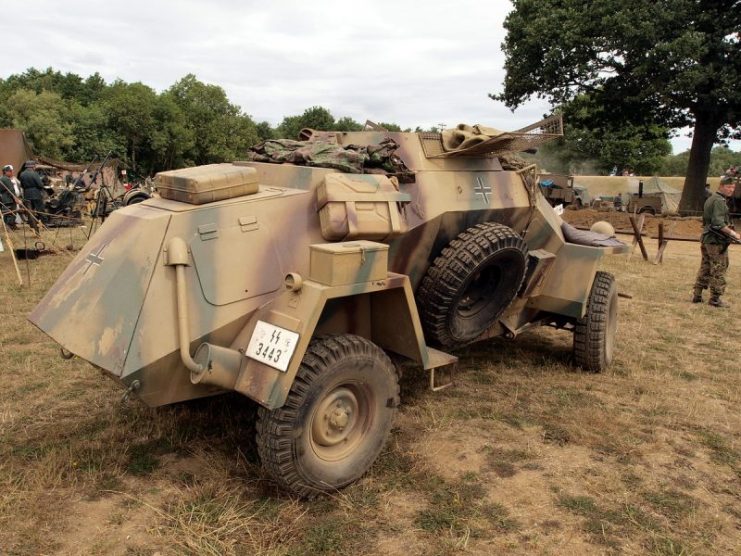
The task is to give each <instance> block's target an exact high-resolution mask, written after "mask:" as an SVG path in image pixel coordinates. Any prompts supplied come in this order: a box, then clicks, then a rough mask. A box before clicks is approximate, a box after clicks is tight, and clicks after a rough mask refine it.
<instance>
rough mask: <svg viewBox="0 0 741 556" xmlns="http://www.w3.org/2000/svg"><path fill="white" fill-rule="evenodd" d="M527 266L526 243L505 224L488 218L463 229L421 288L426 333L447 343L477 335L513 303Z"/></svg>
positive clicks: (437, 340) (418, 293) (446, 344)
mask: <svg viewBox="0 0 741 556" xmlns="http://www.w3.org/2000/svg"><path fill="white" fill-rule="evenodd" d="M526 266H527V244H526V243H525V241H524V240H523V239H522V238H521V237H520V236H519V235H517V233H515V231H514V230H512V229H511V228H508V227H507V226H504V225H502V224H497V223H495V222H486V223H484V224H478V225H476V226H474V227H473V228H469V229H468V230H466V231H465V232H463V233H462V234H460V235H459V236H458V237H457V238H456V239H454V240H453V241H452V242H451V243H450V245H449V246H448V247H446V248H445V249H443V252H442V254H441V255H440V256H439V257H437V259H435V262H434V263H433V265H432V266H431V267H430V268H429V270H428V271H427V275H426V276H425V277H424V279H423V280H422V284H421V286H420V287H419V290H418V292H417V297H418V300H419V307H420V317H421V320H422V325H423V326H424V328H425V332H426V333H427V336H428V338H429V339H430V340H432V341H434V342H437V343H439V344H442V345H444V346H452V345H456V344H465V343H467V342H471V341H473V340H475V339H476V338H477V337H478V336H480V335H481V334H482V333H484V332H485V331H486V330H487V329H488V328H489V327H490V326H491V325H492V324H494V322H496V320H497V318H498V317H499V316H500V315H501V314H502V313H503V312H504V310H505V309H506V308H507V307H508V306H509V304H510V303H511V302H512V300H513V299H514V297H515V295H516V294H517V291H518V290H519V288H520V285H521V284H522V280H523V279H524V277H525V269H526Z"/></svg>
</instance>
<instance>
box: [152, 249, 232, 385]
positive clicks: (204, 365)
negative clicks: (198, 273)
mask: <svg viewBox="0 0 741 556" xmlns="http://www.w3.org/2000/svg"><path fill="white" fill-rule="evenodd" d="M166 255H167V263H166V264H167V265H168V266H174V267H175V289H176V290H177V291H176V293H177V308H178V339H179V343H180V359H182V361H183V365H185V366H186V368H187V369H188V370H189V371H190V381H191V382H192V383H193V384H211V385H213V386H219V387H221V388H224V389H227V390H233V389H234V385H235V384H236V382H237V377H238V376H239V368H240V365H241V364H242V354H241V353H239V352H238V351H236V350H233V349H229V348H225V347H220V346H215V345H213V344H209V343H203V344H201V345H200V346H198V349H197V350H196V356H195V359H194V358H193V357H191V355H190V338H189V336H188V331H189V330H190V324H189V319H188V296H187V291H186V287H185V267H186V266H189V265H190V263H189V262H188V246H187V245H186V243H185V241H184V240H183V239H182V238H179V237H174V238H172V239H171V240H170V241H169V242H168V243H167V249H166Z"/></svg>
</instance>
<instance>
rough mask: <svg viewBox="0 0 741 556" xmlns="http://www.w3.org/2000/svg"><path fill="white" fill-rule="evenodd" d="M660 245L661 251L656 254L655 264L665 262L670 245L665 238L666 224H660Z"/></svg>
mask: <svg viewBox="0 0 741 556" xmlns="http://www.w3.org/2000/svg"><path fill="white" fill-rule="evenodd" d="M658 240H659V243H658V247H659V250H658V251H657V252H656V259H655V260H654V264H659V263H663V262H664V250H665V249H666V246H667V245H669V240H668V239H665V238H664V223H663V222H659V237H658Z"/></svg>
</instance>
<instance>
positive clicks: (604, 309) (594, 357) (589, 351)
mask: <svg viewBox="0 0 741 556" xmlns="http://www.w3.org/2000/svg"><path fill="white" fill-rule="evenodd" d="M617 307H618V296H617V284H616V283H615V277H614V276H613V275H612V274H610V273H608V272H602V271H599V272H597V274H596V275H595V277H594V283H593V284H592V291H591V292H590V294H589V301H588V305H587V314H586V315H584V317H583V318H581V319H579V320H578V321H576V327H575V329H574V361H575V362H576V364H577V365H578V366H579V367H581V368H582V369H584V370H586V371H591V372H593V373H599V372H602V371H604V370H606V369H607V368H608V367H609V366H610V363H612V356H613V353H614V351H615V332H616V330H617Z"/></svg>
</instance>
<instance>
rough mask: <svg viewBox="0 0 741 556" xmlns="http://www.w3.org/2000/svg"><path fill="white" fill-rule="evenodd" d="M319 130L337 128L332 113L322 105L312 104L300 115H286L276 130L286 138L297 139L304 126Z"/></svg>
mask: <svg viewBox="0 0 741 556" xmlns="http://www.w3.org/2000/svg"><path fill="white" fill-rule="evenodd" d="M306 127H308V128H310V129H316V130H319V131H330V130H334V129H335V121H334V116H332V113H331V112H330V111H329V110H327V109H326V108H322V107H321V106H312V107H311V108H307V109H306V110H304V112H303V114H301V115H300V116H286V117H285V118H283V121H282V122H281V123H280V125H279V126H278V129H277V130H276V131H277V133H278V136H280V137H283V138H286V139H297V138H298V134H299V132H300V131H301V130H302V129H304V128H306Z"/></svg>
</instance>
